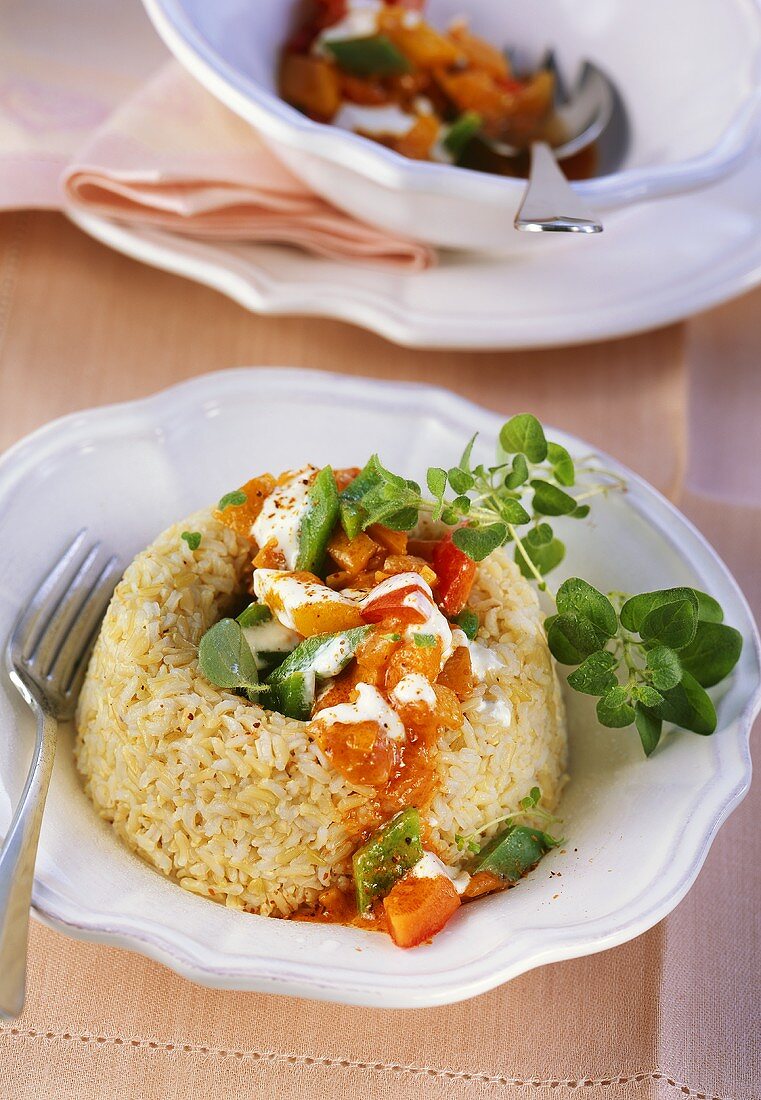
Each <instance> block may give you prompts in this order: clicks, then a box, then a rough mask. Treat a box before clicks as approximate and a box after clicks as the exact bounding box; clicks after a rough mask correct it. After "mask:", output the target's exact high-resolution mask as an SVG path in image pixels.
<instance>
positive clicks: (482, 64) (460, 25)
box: [449, 21, 510, 80]
mask: <svg viewBox="0 0 761 1100" xmlns="http://www.w3.org/2000/svg"><path fill="white" fill-rule="evenodd" d="M449 37H450V38H451V39H452V41H453V42H454V44H455V46H457V48H458V49H459V50H460V52H461V53H462V54H464V55H465V57H466V58H467V60H468V64H469V65H470V66H471V67H472V68H474V69H483V71H484V72H487V73H489V75H490V76H496V77H502V78H503V79H505V80H507V79H508V78H509V77H510V67H509V65H508V63H507V58H506V57H505V55H504V54H503V53H502V51H501V50H498V49H497V48H496V46H492V44H491V43H490V42H487V41H486V40H485V39H483V38H480V37H479V36H478V35H476V34H471V32H470V30H469V29H468V26H467V23H465V22H464V21H462V22H457V23H455V24H454V25H453V26H452V27H450V30H449Z"/></svg>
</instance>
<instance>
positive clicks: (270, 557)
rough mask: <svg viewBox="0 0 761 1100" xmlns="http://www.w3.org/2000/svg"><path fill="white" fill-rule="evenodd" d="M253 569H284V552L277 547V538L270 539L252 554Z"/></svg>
mask: <svg viewBox="0 0 761 1100" xmlns="http://www.w3.org/2000/svg"><path fill="white" fill-rule="evenodd" d="M251 564H252V565H253V567H254V569H285V554H284V553H283V551H282V550H280V549H278V545H277V539H270V540H269V541H268V542H265V544H264V546H262V548H261V549H260V550H259V552H258V553H257V554H256V555H255V556H254V560H253V562H252V563H251Z"/></svg>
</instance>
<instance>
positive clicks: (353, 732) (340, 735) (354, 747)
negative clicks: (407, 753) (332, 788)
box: [313, 716, 396, 787]
mask: <svg viewBox="0 0 761 1100" xmlns="http://www.w3.org/2000/svg"><path fill="white" fill-rule="evenodd" d="M318 718H319V716H318ZM313 728H314V729H315V730H316V731H317V739H318V741H319V744H320V747H321V748H322V749H323V751H324V752H325V754H326V755H327V756H328V757H329V759H330V762H331V764H332V765H333V767H334V768H335V769H336V770H337V771H339V772H340V773H341V775H342V776H343V777H344V778H345V779H348V780H349V782H350V783H358V784H361V785H362V786H368V787H385V786H386V784H387V783H388V781H389V778H390V776H391V772H392V770H393V767H394V763H395V758H396V754H395V749H394V745H393V743H392V742H391V741H389V739H388V738H387V737H386V734H385V731H384V730H383V729H381V727H380V726H379V724H378V723H377V722H374V721H372V720H368V721H365V722H352V723H351V724H348V723H345V722H335V723H333V724H331V725H328V726H326V725H322V724H321V723H320V722H319V721H317V722H314V723H313Z"/></svg>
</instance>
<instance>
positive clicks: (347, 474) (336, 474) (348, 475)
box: [333, 466, 359, 493]
mask: <svg viewBox="0 0 761 1100" xmlns="http://www.w3.org/2000/svg"><path fill="white" fill-rule="evenodd" d="M358 473H359V466H342V467H341V468H340V469H338V470H334V471H333V478H334V480H335V483H336V489H338V491H339V493H342V492H343V491H344V489H345V488H346V486H347V485H351V483H352V481H354V478H355V477H356V476H357V474H358Z"/></svg>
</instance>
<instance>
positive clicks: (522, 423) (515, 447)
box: [499, 413, 547, 462]
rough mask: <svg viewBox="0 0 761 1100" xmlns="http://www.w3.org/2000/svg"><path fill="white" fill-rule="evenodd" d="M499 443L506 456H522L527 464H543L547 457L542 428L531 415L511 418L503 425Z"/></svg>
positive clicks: (545, 441)
mask: <svg viewBox="0 0 761 1100" xmlns="http://www.w3.org/2000/svg"><path fill="white" fill-rule="evenodd" d="M499 442H500V445H501V446H502V448H503V450H504V451H506V452H507V454H518V453H520V454H524V455H525V456H526V458H527V459H528V460H529V462H544V460H545V458H546V457H547V440H546V438H545V435H544V428H543V427H542V425H541V424H540V423H539V421H538V420H537V418H536V417H535V416H532V415H531V413H521V414H520V415H519V416H513V417H512V418H511V419H510V420H508V422H507V423H506V424H503V425H502V428H501V430H500V433H499Z"/></svg>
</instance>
